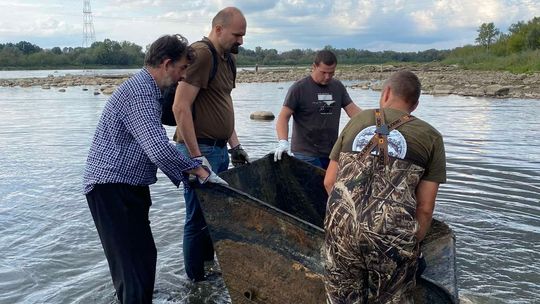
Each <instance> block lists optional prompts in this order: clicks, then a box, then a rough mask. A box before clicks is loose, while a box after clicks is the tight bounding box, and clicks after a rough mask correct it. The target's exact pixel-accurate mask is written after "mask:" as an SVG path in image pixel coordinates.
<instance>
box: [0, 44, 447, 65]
mask: <svg viewBox="0 0 540 304" xmlns="http://www.w3.org/2000/svg"><path fill="white" fill-rule="evenodd" d="M324 49H328V50H332V51H333V52H335V54H336V56H337V57H338V61H339V62H340V63H344V64H376V63H385V62H430V61H440V60H442V59H444V58H445V56H446V55H447V54H448V51H444V50H443V51H439V50H435V49H432V50H427V51H422V52H395V51H382V52H371V51H366V50H358V49H354V48H348V49H336V48H333V47H332V46H331V45H327V46H325V47H324ZM316 52H317V51H316V50H312V49H293V50H290V51H285V52H282V53H279V52H278V51H277V50H276V49H263V48H261V47H256V48H255V50H250V49H246V48H242V47H240V50H239V54H238V57H237V61H238V62H237V63H238V65H239V66H254V65H269V66H276V65H309V64H311V63H312V62H313V58H314V56H315V53H316ZM143 61H144V52H143V48H142V47H141V46H138V45H136V44H134V43H131V42H127V41H123V42H117V41H112V40H110V39H105V40H104V41H103V42H94V43H93V44H92V45H91V46H90V47H88V48H82V47H77V48H72V47H64V48H60V47H53V48H52V49H43V48H41V47H39V46H37V45H35V44H32V43H30V42H27V41H20V42H18V43H15V44H14V43H6V44H0V68H28V69H32V68H60V67H100V66H101V67H134V68H135V67H140V66H142V65H143Z"/></svg>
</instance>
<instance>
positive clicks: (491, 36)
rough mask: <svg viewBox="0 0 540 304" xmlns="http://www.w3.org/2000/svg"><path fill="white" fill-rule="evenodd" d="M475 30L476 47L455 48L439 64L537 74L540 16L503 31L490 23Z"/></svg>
mask: <svg viewBox="0 0 540 304" xmlns="http://www.w3.org/2000/svg"><path fill="white" fill-rule="evenodd" d="M477 31H478V37H477V38H476V40H475V42H476V45H466V46H463V47H458V48H455V49H454V50H452V51H451V52H450V53H449V54H448V56H447V57H446V58H445V60H443V62H444V63H450V64H459V65H460V66H463V67H466V68H470V69H485V70H507V71H511V72H533V71H540V17H534V18H533V19H531V20H529V21H527V22H524V21H519V22H517V23H514V24H512V25H510V27H509V28H508V30H507V32H503V31H501V30H500V29H499V28H497V27H496V26H495V24H494V23H493V22H490V23H483V24H482V25H480V27H479V28H478V30H477Z"/></svg>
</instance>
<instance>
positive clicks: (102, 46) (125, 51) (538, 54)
mask: <svg viewBox="0 0 540 304" xmlns="http://www.w3.org/2000/svg"><path fill="white" fill-rule="evenodd" d="M477 31H478V36H477V38H476V40H475V43H476V44H475V45H466V46H463V47H458V48H455V49H452V50H435V49H430V50H426V51H420V52H396V51H379V52H372V51H367V50H360V49H355V48H347V49H337V48H334V47H332V46H331V45H327V46H325V47H324V49H328V50H332V51H333V52H334V53H335V54H336V56H337V57H338V61H339V62H340V64H383V63H396V62H420V63H422V62H442V63H444V64H458V65H460V66H462V67H464V68H471V69H497V70H509V71H513V72H531V71H540V17H535V18H533V19H532V20H530V21H527V22H525V21H519V22H517V23H515V24H512V25H511V26H510V27H509V28H508V31H507V32H502V31H501V30H499V29H498V28H497V27H496V26H495V24H494V23H493V22H490V23H483V24H482V25H480V27H479V28H478V30H477ZM316 51H317V50H313V49H293V50H290V51H285V52H281V53H280V52H278V51H277V50H276V49H263V48H262V47H260V46H258V47H256V48H255V50H250V49H246V48H242V47H241V48H240V51H239V54H238V57H237V59H238V60H237V61H238V65H239V66H254V65H266V66H276V65H309V64H311V63H312V62H313V58H314V56H315V53H316ZM143 62H144V51H143V47H141V46H139V45H136V44H134V43H132V42H128V41H123V42H117V41H112V40H110V39H105V40H104V41H102V42H94V43H93V44H92V45H91V46H90V47H88V48H82V47H77V48H72V47H64V48H60V47H53V48H52V49H43V48H41V47H39V46H37V45H35V44H32V43H30V42H27V41H20V42H18V43H5V44H1V43H0V68H3V69H10V68H11V69H16V68H19V69H20V68H25V69H42V68H97V67H105V68H119V67H122V68H137V67H141V66H142V65H143Z"/></svg>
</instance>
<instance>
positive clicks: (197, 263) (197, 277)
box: [176, 143, 229, 281]
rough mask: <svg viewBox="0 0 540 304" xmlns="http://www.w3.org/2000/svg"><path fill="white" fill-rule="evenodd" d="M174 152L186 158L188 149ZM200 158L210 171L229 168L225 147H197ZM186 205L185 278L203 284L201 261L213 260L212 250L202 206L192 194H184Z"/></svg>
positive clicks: (187, 192)
mask: <svg viewBox="0 0 540 304" xmlns="http://www.w3.org/2000/svg"><path fill="white" fill-rule="evenodd" d="M176 149H178V150H179V151H180V152H182V153H183V154H184V155H186V156H187V157H189V156H190V155H189V152H188V150H187V147H186V146H185V145H184V144H183V143H177V144H176ZM199 149H200V150H201V154H202V155H203V156H205V157H206V159H208V162H209V163H210V165H211V166H212V171H214V172H216V173H219V172H222V171H225V170H227V168H228V167H229V153H228V152H227V146H225V147H223V148H220V147H217V146H209V145H203V144H199ZM184 199H185V201H186V222H185V224H184V241H183V251H184V267H185V269H186V274H187V276H188V277H189V278H190V279H191V280H193V281H202V280H204V261H212V260H213V259H214V246H213V245H212V239H211V238H210V233H209V232H208V227H207V226H206V220H205V219H204V215H203V212H202V210H201V206H200V205H199V200H198V199H197V195H195V190H193V189H188V190H185V191H184Z"/></svg>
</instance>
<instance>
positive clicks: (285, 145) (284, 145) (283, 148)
mask: <svg viewBox="0 0 540 304" xmlns="http://www.w3.org/2000/svg"><path fill="white" fill-rule="evenodd" d="M283 152H285V153H287V154H289V155H290V156H293V153H292V152H291V146H290V145H289V142H288V141H287V140H286V139H280V140H279V142H278V146H277V148H276V151H275V152H274V161H275V162H277V161H278V160H281V156H282V155H283Z"/></svg>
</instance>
